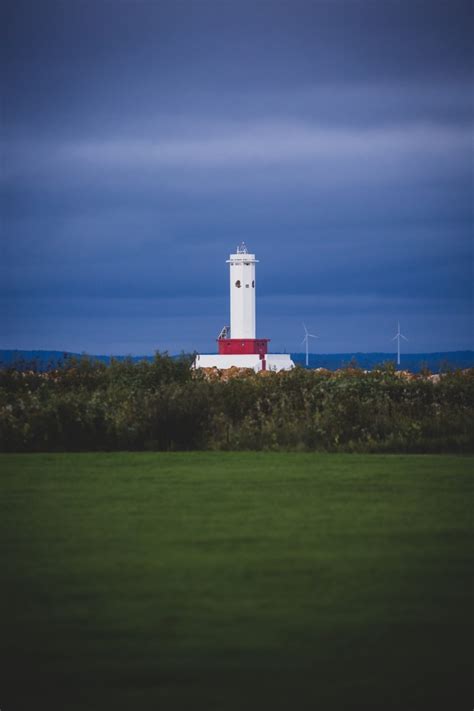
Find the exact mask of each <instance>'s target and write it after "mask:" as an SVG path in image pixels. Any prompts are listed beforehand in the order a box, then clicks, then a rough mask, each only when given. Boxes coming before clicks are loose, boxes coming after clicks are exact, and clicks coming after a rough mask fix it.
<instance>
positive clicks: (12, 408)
mask: <svg viewBox="0 0 474 711" xmlns="http://www.w3.org/2000/svg"><path fill="white" fill-rule="evenodd" d="M191 362H192V357H191V356H182V357H180V358H177V359H176V358H171V357H169V356H168V355H167V354H161V353H157V354H156V355H155V358H154V360H153V361H152V362H147V361H140V362H132V360H126V361H120V362H119V361H112V363H111V364H110V365H105V364H104V363H100V362H98V361H94V360H92V359H89V358H87V357H83V358H80V359H68V360H67V361H66V362H65V363H64V364H63V365H62V366H61V367H54V368H52V369H50V370H48V371H46V372H40V371H39V369H36V368H35V367H34V364H33V365H30V366H28V367H27V368H25V367H23V368H19V367H10V368H6V369H3V370H0V450H1V451H3V452H46V451H100V450H159V451H174V450H243V449H245V450H289V451H292V450H293V451H334V452H472V451H474V369H471V370H468V371H462V372H461V371H453V372H448V373H445V374H444V375H443V376H442V377H441V378H439V380H438V381H436V382H435V381H433V379H430V378H429V377H427V374H426V373H425V374H424V375H421V376H417V377H411V378H407V377H400V374H397V372H396V371H395V368H394V366H393V365H392V364H385V365H383V366H381V367H379V368H377V369H374V370H373V371H370V372H365V371H362V370H360V369H358V368H357V367H354V365H353V364H352V366H351V367H348V368H346V369H344V370H340V371H337V372H335V373H329V372H327V371H326V372H321V371H317V370H316V371H315V370H305V369H304V368H300V367H296V368H295V369H294V370H292V371H289V372H281V373H267V374H266V375H262V374H255V373H253V372H251V371H247V372H245V373H242V374H238V375H237V376H236V377H233V378H230V379H222V378H209V377H208V376H207V375H206V373H203V372H200V371H193V370H191V368H190V365H191Z"/></svg>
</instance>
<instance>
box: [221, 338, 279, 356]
mask: <svg viewBox="0 0 474 711" xmlns="http://www.w3.org/2000/svg"><path fill="white" fill-rule="evenodd" d="M269 340H270V339H269V338H218V339H217V343H218V344H219V355H237V354H238V355H255V354H256V355H260V356H264V355H266V353H267V344H268V341H269Z"/></svg>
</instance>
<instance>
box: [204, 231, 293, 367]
mask: <svg viewBox="0 0 474 711" xmlns="http://www.w3.org/2000/svg"><path fill="white" fill-rule="evenodd" d="M257 263H258V259H256V258H255V254H251V253H250V252H249V251H248V249H247V247H246V245H245V243H244V242H242V243H241V244H240V245H239V246H238V247H237V250H236V252H235V253H234V254H231V255H230V256H229V259H228V260H227V264H228V265H229V286H230V326H224V328H223V329H222V330H221V332H220V334H219V337H218V339H217V345H218V354H202V355H201V354H200V355H198V356H196V360H195V361H194V367H195V368H213V367H215V368H219V369H226V368H231V367H239V368H252V369H253V370H256V371H258V370H267V369H268V370H289V369H290V368H293V367H294V363H293V361H292V360H291V358H290V356H289V355H287V354H276V353H272V354H269V353H268V342H269V340H270V339H268V338H257V337H256V333H257V329H256V291H257V288H256V274H255V272H256V266H255V265H256V264H257Z"/></svg>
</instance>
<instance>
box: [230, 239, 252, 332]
mask: <svg viewBox="0 0 474 711" xmlns="http://www.w3.org/2000/svg"><path fill="white" fill-rule="evenodd" d="M257 262H258V260H257V259H255V254H249V253H248V251H247V247H246V246H245V243H244V242H242V244H241V245H239V246H238V247H237V253H236V254H231V255H230V258H229V259H228V260H227V264H230V270H229V272H230V335H231V337H232V338H255V264H256V263H257Z"/></svg>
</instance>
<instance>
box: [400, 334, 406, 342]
mask: <svg viewBox="0 0 474 711" xmlns="http://www.w3.org/2000/svg"><path fill="white" fill-rule="evenodd" d="M400 336H401V337H402V338H404V339H405V341H408V338H407V337H406V336H404V335H403V333H401V334H400Z"/></svg>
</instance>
